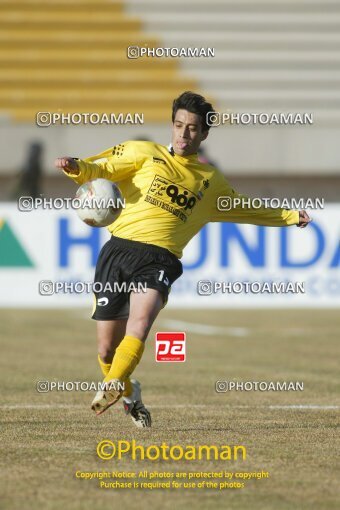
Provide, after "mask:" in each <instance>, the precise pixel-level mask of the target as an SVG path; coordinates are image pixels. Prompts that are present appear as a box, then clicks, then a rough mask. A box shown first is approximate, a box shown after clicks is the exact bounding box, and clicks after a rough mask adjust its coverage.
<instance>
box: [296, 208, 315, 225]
mask: <svg viewBox="0 0 340 510" xmlns="http://www.w3.org/2000/svg"><path fill="white" fill-rule="evenodd" d="M299 220H300V221H299V223H298V224H297V225H296V226H297V227H299V228H305V227H307V225H308V223H310V222H311V221H312V218H310V217H309V216H308V214H307V213H306V211H299Z"/></svg>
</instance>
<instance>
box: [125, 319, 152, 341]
mask: <svg viewBox="0 0 340 510" xmlns="http://www.w3.org/2000/svg"><path fill="white" fill-rule="evenodd" d="M151 325H152V323H151V321H150V320H149V319H148V318H145V317H134V318H130V319H129V320H128V323H127V326H126V333H127V334H128V335H131V336H134V337H136V338H139V340H142V341H144V340H145V339H146V337H147V335H148V333H149V330H150V328H151Z"/></svg>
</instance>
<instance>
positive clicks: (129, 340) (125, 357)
mask: <svg viewBox="0 0 340 510" xmlns="http://www.w3.org/2000/svg"><path fill="white" fill-rule="evenodd" d="M162 308H163V298H162V295H161V293H160V292H159V291H157V290H154V289H148V290H147V292H145V293H135V292H134V293H131V296H130V315H129V319H128V321H127V324H126V334H125V336H124V338H123V340H122V341H121V342H120V345H119V346H118V347H116V351H115V356H114V358H113V361H112V365H111V368H110V371H109V373H108V374H107V376H106V377H105V379H104V381H105V382H107V383H108V385H111V387H112V384H113V385H114V386H115V387H117V386H118V383H119V382H121V381H124V380H126V378H128V377H129V376H130V375H131V373H132V372H133V371H134V369H135V368H136V366H137V364H138V363H139V361H140V359H141V357H142V354H143V351H144V342H145V340H146V338H147V335H148V333H149V331H150V329H151V326H152V324H153V322H154V320H155V319H156V317H157V315H158V313H159V311H160V310H161V309H162ZM108 322H111V321H108ZM101 332H102V337H101V341H100V345H101V348H102V351H101V352H102V355H103V356H109V355H110V353H111V351H110V347H111V344H110V341H109V333H110V326H109V325H106V326H105V325H104V326H102V331H101ZM106 359H108V358H106ZM134 384H135V390H136V394H138V397H139V400H140V402H141V397H140V385H139V383H138V381H134ZM121 396H122V391H120V392H119V391H116V390H112V389H109V388H108V389H107V390H104V391H102V392H98V393H97V395H96V397H95V399H94V401H93V403H92V409H93V410H94V411H95V412H96V414H101V413H103V412H104V411H105V410H106V409H108V408H109V407H110V406H111V405H113V404H115V403H116V402H117V401H118V400H119V399H120V397H121ZM130 407H131V406H130ZM144 409H145V408H144ZM126 411H127V412H128V413H131V416H132V418H133V411H136V416H137V418H138V409H134V410H132V409H129V407H126ZM145 420H146V421H145V424H142V425H138V424H137V423H136V422H135V423H136V425H137V426H143V427H144V426H150V425H149V424H148V417H146V418H145ZM134 421H135V420H134ZM137 421H138V420H137ZM150 424H151V420H150Z"/></svg>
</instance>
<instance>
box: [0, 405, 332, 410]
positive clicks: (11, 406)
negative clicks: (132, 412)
mask: <svg viewBox="0 0 340 510" xmlns="http://www.w3.org/2000/svg"><path fill="white" fill-rule="evenodd" d="M148 407H149V408H150V409H187V408H188V404H174V405H171V404H169V405H166V404H165V405H164V404H160V405H157V404H156V405H151V406H148ZM189 407H190V408H194V409H217V408H218V409H221V406H216V405H205V404H190V406H189ZM223 407H227V408H229V409H282V410H284V409H297V410H299V409H319V410H328V409H340V406H337V405H324V406H323V405H316V404H301V405H295V404H294V405H277V406H274V405H268V406H249V405H244V406H242V405H237V406H233V405H230V404H227V405H225V406H223ZM0 409H11V410H14V409H86V406H84V405H80V404H3V405H0Z"/></svg>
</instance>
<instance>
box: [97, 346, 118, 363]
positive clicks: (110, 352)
mask: <svg viewBox="0 0 340 510" xmlns="http://www.w3.org/2000/svg"><path fill="white" fill-rule="evenodd" d="M114 353H115V349H113V348H112V347H109V346H108V345H105V344H104V345H100V344H99V347H98V354H99V356H100V358H101V359H102V361H104V363H112V360H113V356H114Z"/></svg>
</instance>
